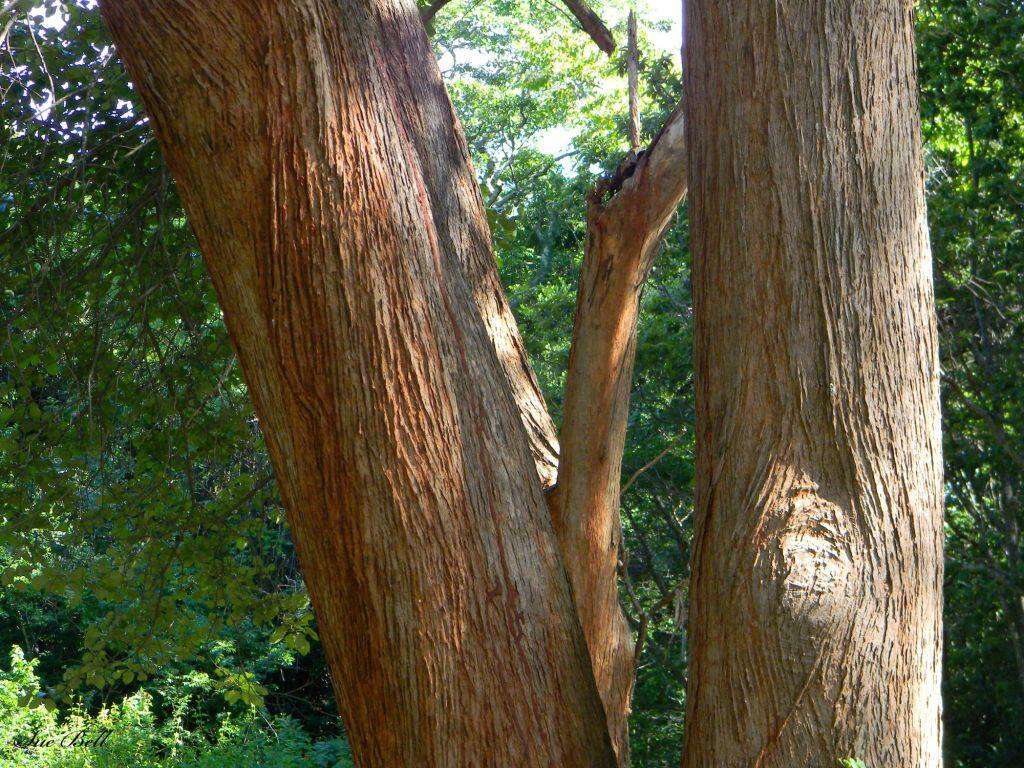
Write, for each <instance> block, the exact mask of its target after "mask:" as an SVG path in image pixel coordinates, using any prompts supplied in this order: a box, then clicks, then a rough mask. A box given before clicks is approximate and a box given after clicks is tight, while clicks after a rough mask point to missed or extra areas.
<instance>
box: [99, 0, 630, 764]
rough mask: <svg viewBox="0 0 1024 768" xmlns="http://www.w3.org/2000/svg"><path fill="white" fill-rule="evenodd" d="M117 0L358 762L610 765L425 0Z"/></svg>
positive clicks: (547, 426) (536, 416) (122, 40)
mask: <svg viewBox="0 0 1024 768" xmlns="http://www.w3.org/2000/svg"><path fill="white" fill-rule="evenodd" d="M103 12H104V16H105V18H106V20H107V22H108V24H109V26H110V28H111V31H112V33H113V35H114V39H115V41H116V42H117V45H118V49H119V52H120V54H121V56H122V57H123V58H124V60H125V62H126V64H127V66H128V69H129V71H130V73H131V75H132V79H133V82H134V83H135V86H136V88H137V89H138V91H139V93H140V95H141V96H142V99H143V101H144V103H145V105H146V107H147V110H148V112H149V115H150V118H151V120H152V122H153V126H154V128H155V130H156V133H157V137H158V138H159V140H160V142H161V146H162V148H163V151H164V156H165V158H166V159H167V162H168V164H169V166H170V168H171V170H172V172H173V174H174V176H175V179H176V181H177V184H178V189H179V190H180V193H181V195H182V198H183V201H184V204H185V208H186V210H187V212H188V215H189V218H190V220H191V223H192V225H193V227H194V228H195V231H196V234H197V236H198V239H199V242H200V245H201V247H202V249H203V253H204V256H205V257H206V260H207V264H208V267H209V269H210V272H211V274H212V276H213V280H214V284H215V286H216V289H217V293H218V296H219V299H220V302H221V305H222V307H223V310H224V315H225V319H226V322H227V325H228V329H229V332H230V334H231V338H232V340H233V342H234V344H235V347H236V349H237V351H238V355H239V359H240V361H241V365H242V369H243V372H244V374H245V377H246V381H247V383H248V386H249V391H250V393H251V395H252V397H253V401H254V403H255V408H256V412H257V414H258V416H259V418H260V422H261V427H262V429H263V433H264V435H265V437H266V440H267V445H268V448H269V451H270V455H271V458H272V460H273V463H274V468H275V472H276V475H277V479H278V482H279V486H280V490H281V495H282V498H283V501H284V504H285V507H286V509H287V511H288V518H289V523H290V526H291V530H292V534H293V537H294V540H295V544H296V547H297V549H298V552H299V557H300V561H301V564H302V568H303V573H304V576H305V578H306V583H307V585H308V587H309V591H310V595H311V597H312V600H313V604H314V607H315V609H316V614H317V619H318V623H319V627H320V630H321V636H322V639H323V642H324V649H325V652H326V655H327V659H328V662H329V664H330V668H331V672H332V677H333V680H334V684H335V690H336V693H337V697H338V700H339V703H340V708H341V712H342V715H343V718H344V721H345V724H346V727H347V730H348V734H349V738H350V740H351V743H352V747H353V751H354V753H355V755H356V759H357V762H358V764H359V765H365V766H375V767H376V766H379V767H381V768H399V767H400V766H417V767H419V766H424V767H428V766H452V767H453V768H454V767H456V766H458V767H460V768H463V767H465V766H494V767H495V768H508V767H509V766H517V767H518V766H538V768H539V767H540V766H543V767H544V768H548V766H552V765H558V766H579V767H580V768H584V767H585V768H593V767H594V766H612V765H613V764H614V757H613V751H612V748H611V742H610V739H609V737H608V733H607V728H606V724H605V717H604V713H603V710H602V705H601V700H600V697H599V695H598V691H597V689H596V686H595V683H594V678H593V674H592V672H591V669H590V662H589V656H588V652H587V647H586V644H585V640H584V636H583V633H582V631H581V627H580V624H579V620H578V618H577V614H576V611H575V609H574V605H573V602H572V596H571V591H570V587H569V584H568V581H567V578H566V574H565V571H564V568H563V566H562V563H561V559H560V555H559V551H558V547H557V542H556V539H555V536H554V533H553V528H552V525H551V521H550V518H549V515H548V511H547V507H546V504H545V499H544V494H543V488H542V486H543V484H544V483H550V481H551V476H552V473H553V467H554V460H553V456H554V445H555V441H554V437H553V431H552V429H551V422H550V420H549V418H548V416H547V412H546V410H545V409H544V406H543V401H542V400H541V398H540V395H539V393H538V391H537V387H536V383H535V381H534V379H533V376H532V373H530V369H529V366H528V364H527V362H526V359H525V355H524V353H523V347H522V344H521V341H520V339H519V336H518V332H517V330H516V328H515V323H514V321H513V319H512V316H511V313H510V312H509V308H508V305H507V303H506V300H505V298H504V295H503V293H502V291H501V287H500V284H499V282H498V278H497V274H496V269H495V263H494V259H493V256H492V253H491V250H490V242H489V235H488V232H487V228H486V224H485V218H484V215H483V207H482V203H481V200H480V196H479V192H478V190H477V187H476V181H475V178H474V175H473V172H472V168H471V166H470V162H469V157H468V152H467V149H466V145H465V142H464V140H463V138H462V133H461V129H460V128H459V126H458V125H457V122H456V120H455V118H454V116H453V114H452V110H451V105H450V103H449V101H448V98H447V95H446V94H445V91H444V88H443V85H442V83H441V80H440V75H439V73H438V70H437V66H436V63H435V61H434V58H433V55H432V53H431V51H430V48H429V46H428V43H427V40H426V36H425V33H424V30H423V27H422V23H421V21H420V17H419V14H418V13H417V10H416V6H415V4H414V3H413V2H412V0H365V1H364V2H348V1H347V0H346V2H344V3H338V2H336V0H290V1H289V2H265V3H262V4H258V3H254V4H249V3H242V2H239V1H238V0H203V1H202V2H200V0H194V1H193V2H188V1H187V0H116V1H115V0H108V2H105V3H104V5H103ZM531 447H532V448H533V451H532V452H531ZM535 465H536V467H537V468H539V470H540V475H541V477H540V478H539V477H538V471H537V469H535Z"/></svg>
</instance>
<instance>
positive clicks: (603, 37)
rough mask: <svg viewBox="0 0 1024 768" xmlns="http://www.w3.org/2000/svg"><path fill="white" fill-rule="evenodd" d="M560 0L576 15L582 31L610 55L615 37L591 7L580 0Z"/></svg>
mask: <svg viewBox="0 0 1024 768" xmlns="http://www.w3.org/2000/svg"><path fill="white" fill-rule="evenodd" d="M562 2H564V3H565V7H566V8H568V9H569V11H570V12H571V13H572V15H573V16H575V17H576V21H578V22H579V23H580V26H581V27H583V31H584V32H586V33H587V34H588V35H590V37H591V39H593V41H594V42H595V43H597V47H598V48H600V49H601V50H602V51H604V52H605V53H607V54H608V55H609V56H611V55H612V52H613V51H614V50H615V38H614V37H612V33H611V32H610V31H608V27H606V26H605V25H604V22H603V21H601V17H599V16H598V15H597V14H596V13H594V11H593V9H592V8H591V7H590V6H589V5H587V4H586V3H584V2H583V1H582V0H562Z"/></svg>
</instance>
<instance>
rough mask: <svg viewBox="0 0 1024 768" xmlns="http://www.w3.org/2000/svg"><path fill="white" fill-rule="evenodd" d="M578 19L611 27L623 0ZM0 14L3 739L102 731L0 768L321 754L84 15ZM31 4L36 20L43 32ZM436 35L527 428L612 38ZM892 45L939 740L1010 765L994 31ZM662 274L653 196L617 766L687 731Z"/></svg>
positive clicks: (1007, 467) (186, 298)
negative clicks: (492, 256) (940, 478)
mask: <svg viewBox="0 0 1024 768" xmlns="http://www.w3.org/2000/svg"><path fill="white" fill-rule="evenodd" d="M599 5H600V6H601V8H600V10H601V13H602V15H603V16H604V17H605V18H606V20H608V21H609V23H610V25H611V26H612V27H613V31H614V32H615V33H616V35H617V37H618V39H620V40H622V39H624V27H623V23H624V19H625V11H626V9H627V6H628V5H631V4H627V3H625V2H624V0H609V2H606V3H603V4H599ZM37 8H41V9H42V12H39V11H36V10H35V9H37ZM674 10H675V7H674V6H673V11H674ZM4 13H5V14H7V15H6V16H4V17H0V37H2V42H0V57H2V61H3V63H2V64H0V86H2V88H3V93H4V99H3V102H2V105H0V326H2V331H0V653H6V650H7V649H8V648H11V647H12V646H15V645H20V646H21V647H23V648H25V649H26V651H27V652H28V654H29V655H30V656H31V657H33V661H32V662H28V661H26V660H25V659H24V658H23V657H22V656H20V655H19V654H16V655H15V657H14V660H13V662H12V668H11V671H9V672H5V673H2V675H0V745H4V744H7V745H9V744H10V743H11V742H12V740H13V739H14V738H16V737H17V738H21V737H23V736H25V737H27V736H28V735H29V734H30V733H35V732H40V733H49V734H56V733H59V732H63V731H64V730H66V729H67V727H68V726H69V724H72V725H74V724H78V723H87V724H89V725H90V726H94V725H96V724H105V723H113V724H116V726H117V727H116V728H115V729H114V730H115V732H116V734H118V736H117V738H116V739H115V738H114V737H113V736H112V737H111V740H110V741H109V742H108V743H107V744H106V745H105V746H103V747H102V748H96V749H92V748H89V749H87V748H84V747H79V748H76V749H59V748H53V749H52V754H50V753H46V754H45V755H44V756H43V757H40V756H39V755H38V754H37V755H35V756H34V757H32V758H29V757H27V756H26V754H25V753H23V752H10V751H8V752H6V753H0V765H3V766H4V768H6V766H7V765H11V766H12V768H13V767H14V766H21V765H29V764H31V765H33V766H35V765H42V766H58V765H59V766H72V765H74V766H86V765H88V766H93V765H95V766H106V765H110V766H113V765H133V766H134V765H140V766H161V767H164V766H167V767H169V766H176V767H177V766H210V767H211V768H212V766H225V765H232V766H234V765H239V766H247V765H252V766H256V765H267V766H278V765H281V766H284V765H292V764H299V762H298V761H305V762H303V763H302V764H304V765H325V766H326V765H334V764H342V765H345V764H348V763H347V762H346V759H347V758H345V757H344V756H343V755H342V752H340V751H339V750H343V746H342V745H341V744H339V743H338V742H336V741H331V740H330V738H326V737H334V736H336V734H337V730H338V727H337V719H336V717H335V716H334V714H333V712H334V704H333V699H332V696H331V691H330V686H329V683H328V681H327V674H326V668H325V663H324V660H323V653H322V649H321V647H320V644H319V642H318V639H317V636H316V631H315V623H314V620H313V616H312V612H311V610H310V607H309V601H308V598H307V597H306V594H305V591H304V588H303V586H302V582H301V576H300V574H299V571H298V567H297V563H296V559H295V553H294V551H293V548H292V545H291V542H290V539H289V537H288V534H287V530H286V527H285V525H284V520H283V513H282V510H281V507H280V504H279V501H278V499H277V494H276V489H275V487H274V484H273V480H272V476H271V472H270V467H269V461H268V459H267V455H266V451H265V448H264V445H263V442H262V439H261V437H260V434H259V428H258V424H257V423H256V419H255V417H254V415H253V413H252V411H251V409H250V407H249V404H248V400H247V395H246V390H245V386H244V382H243V381H242V378H241V375H240V373H239V370H238V366H237V364H236V362H235V359H234V355H233V354H232V351H231V348H230V345H229V343H228V339H227V334H226V331H225V329H224V324H223V320H222V317H221V315H220V311H219V309H218V306H217V302H216V297H215V295H214V293H213V290H212V287H211V285H210V282H209V280H208V278H207V276H206V274H205V271H204V269H203V265H202V260H201V258H200V254H199V252H198V248H197V245H196V243H195V240H194V238H193V236H192V233H191V230H190V229H189V227H188V225H187V222H186V220H185V216H184V213H183V211H182V208H181V204H180V201H179V200H178V198H177V195H176V193H175V190H174V187H173V184H172V183H171V181H170V177H169V174H168V172H167V170H166V169H165V167H164V165H163V163H162V160H161V158H160V155H159V152H158V149H157V146H156V143H155V141H154V140H153V137H152V134H151V131H150V129H149V126H148V123H147V121H146V119H145V118H144V116H143V114H142V112H141V111H140V110H139V108H138V105H137V104H136V103H135V95H134V92H133V90H132V88H131V86H130V85H129V83H128V81H127V78H126V76H125V74H124V72H123V70H122V69H121V67H120V65H119V64H118V62H117V59H116V57H114V55H113V52H112V49H111V47H110V41H109V39H108V36H107V34H106V31H105V29H104V28H103V26H102V24H101V22H100V19H99V15H98V12H97V10H96V9H95V7H91V5H90V4H79V3H75V2H67V3H65V2H56V1H55V0H32V1H31V2H21V1H20V0H19V1H18V2H15V3H13V4H10V3H8V4H5V5H4ZM55 15H56V16H59V17H60V18H62V19H63V20H64V21H65V24H66V25H65V26H64V27H63V28H61V29H58V28H56V27H55V26H54V25H53V24H49V25H44V24H43V19H44V17H50V18H54V17H55ZM8 22H9V23H8ZM655 24H656V22H655V21H654V20H653V19H651V18H649V17H645V16H644V15H643V13H641V48H642V50H643V59H642V62H641V80H642V82H641V95H642V102H643V106H644V110H643V126H642V127H643V133H644V136H645V138H646V139H650V138H651V137H652V136H653V135H654V133H655V132H656V131H657V129H658V127H659V126H660V125H661V122H662V121H663V119H664V117H665V115H666V113H667V111H668V110H669V109H670V108H671V107H672V106H674V104H675V102H676V100H677V98H678V94H679V91H680V71H679V63H678V58H677V52H676V51H670V52H659V51H657V50H655V49H654V48H653V46H652V45H651V43H650V40H649V39H648V35H647V34H646V33H647V31H649V30H651V29H652V28H653V27H654V26H655ZM433 31H434V38H433V39H434V42H435V44H436V48H437V52H438V57H439V61H440V62H441V66H442V69H443V70H444V75H445V78H446V81H447V83H448V85H449V87H450V90H451V93H452V97H453V101H454V104H455V107H456V110H457V112H458V113H459V115H460V118H461V120H462V122H463V124H464V126H465V128H466V132H467V136H468V139H469V144H470V150H471V152H472V154H473V158H474V162H475V164H476V167H477V170H478V175H479V177H480V181H481V189H482V193H483V196H484V201H485V203H486V206H487V212H488V218H489V220H490V223H491V226H492V229H493V232H494V240H495V244H496V249H497V257H498V261H499V266H500V270H501V274H502V278H503V280H504V282H505V285H506V288H507V291H508V294H509V297H510V300H511V302H512V305H513V308H514V310H515V312H516V316H517V319H518V321H519V323H520V327H521V329H522V331H523V334H524V338H525V341H526V344H527V346H528V348H529V351H530V354H531V359H532V362H533V364H534V367H535V369H536V371H537V374H538V377H539V379H540V381H541V385H542V387H543V388H544V391H545V395H546V397H547V399H548V403H549V405H550V406H551V408H552V411H553V413H554V414H555V415H556V417H557V415H558V414H559V413H560V411H561V396H562V390H563V385H564V374H565V368H566V362H567V358H568V346H569V338H570V331H571V323H572V315H573V309H574V305H575V296H576V283H577V278H578V273H579V261H580V258H581V256H582V251H583V248H584V238H585V232H586V228H585V216H586V206H587V194H588V192H589V190H590V189H591V188H592V186H593V184H594V182H595V180H596V179H597V178H598V177H599V176H600V175H601V174H603V173H606V172H608V171H609V170H611V169H613V168H614V167H615V166H616V165H617V164H618V162H619V161H620V160H621V159H622V157H623V156H624V154H625V152H626V149H627V147H626V142H625V137H626V130H625V111H626V110H625V107H626V100H625V95H624V90H625V80H624V73H623V68H622V58H621V52H619V53H618V54H616V56H615V57H613V58H612V59H610V60H609V59H607V58H606V57H604V56H603V55H602V54H600V53H599V52H598V51H597V49H596V48H595V47H594V46H593V45H592V44H591V43H590V41H589V40H588V39H587V38H586V36H585V35H584V34H583V33H582V32H580V30H579V29H578V28H577V26H576V25H575V23H574V22H573V21H572V20H571V19H570V18H569V17H568V16H567V15H566V14H565V13H564V12H563V11H562V9H561V7H560V6H559V4H558V3H551V4H549V3H533V2H528V0H487V2H473V0H455V1H454V2H452V3H451V4H450V5H448V6H447V7H446V8H445V9H444V10H443V11H442V12H441V13H440V14H439V15H438V17H437V18H436V19H435V22H434V24H433ZM918 35H919V37H918V39H919V60H920V69H921V93H922V105H921V106H922V114H923V132H924V138H925V151H926V166H927V193H928V205H929V223H930V227H931V235H932V246H933V252H934V257H935V271H936V283H937V295H938V299H939V309H940V328H941V354H942V364H943V382H942V385H943V398H944V408H945V413H944V419H945V424H944V426H945V435H946V437H945V455H946V477H947V494H948V498H947V502H948V503H947V512H948V514H947V520H948V528H947V532H948V544H947V580H946V611H945V619H946V635H945V642H946V664H945V671H946V679H945V691H944V695H945V702H946V718H947V726H946V732H947V734H948V737H947V741H948V744H947V751H948V753H949V755H950V761H949V762H950V765H951V766H955V767H956V768H968V767H969V768H1000V767H1005V768H1013V767H1015V766H1019V765H1021V764H1024V732H1022V731H1021V729H1019V728H1017V727H1015V726H1016V725H1017V724H1018V723H1019V722H1020V719H1021V717H1022V713H1024V710H1022V703H1024V687H1022V683H1021V680H1022V679H1024V601H1022V598H1024V538H1022V537H1021V536H1020V534H1019V531H1020V530H1022V525H1024V510H1022V506H1021V502H1020V499H1021V489H1020V481H1019V477H1020V474H1021V470H1022V469H1024V410H1022V409H1021V407H1020V404H1021V402H1022V401H1024V367H1022V366H1024V354H1022V350H1024V296H1022V294H1021V291H1022V288H1021V281H1020V274H1021V273H1022V272H1024V223H1022V222H1024V196H1022V195H1021V192H1020V189H1021V186H1022V185H1021V182H1022V181H1024V42H1022V41H1024V14H1022V13H1021V9H1020V3H1019V2H1018V1H1017V0H923V2H922V3H921V4H920V5H919V10H918ZM690 263H691V260H690V253H689V228H688V222H687V219H686V212H685V209H684V210H683V211H681V214H680V217H679V220H678V221H677V222H676V224H675V225H674V226H673V228H672V229H671V231H670V232H669V235H668V237H667V239H666V242H665V244H664V246H663V248H662V253H661V255H660V256H659V258H658V260H657V262H656V264H655V267H654V270H653V272H652V275H651V277H650V280H649V283H648V284H647V288H646V290H645V293H644V296H643V299H642V304H641V317H640V326H639V331H638V340H637V364H636V373H635V382H634V387H633V398H632V403H631V410H630V418H629V439H628V444H627V447H626V455H625V460H624V466H623V478H624V481H625V482H626V484H627V487H626V490H625V492H624V494H623V499H622V515H623V531H624V536H625V542H626V552H625V553H624V561H625V564H626V575H627V577H628V578H626V579H624V580H623V592H622V602H623V605H624V607H625V609H626V613H627V616H628V618H629V620H630V622H631V624H632V626H633V627H634V629H635V630H636V631H637V633H638V634H641V628H642V629H643V631H642V634H643V636H644V642H643V644H642V647H641V653H640V657H639V665H638V670H637V684H636V693H635V701H634V707H633V710H634V712H633V716H632V719H631V740H632V751H633V755H634V762H635V764H636V765H639V766H644V767H645V768H648V767H651V768H658V767H661V766H676V765H678V763H679V752H680V747H681V741H682V731H683V727H684V723H683V716H684V712H685V695H684V682H685V678H686V664H687V657H686V642H685V639H686V638H685V627H686V610H685V608H686V600H687V598H688V582H687V577H688V573H689V571H688V568H689V566H688V561H689V546H690V537H691V531H692V529H691V520H692V510H693V498H692V491H691V487H692V480H693V461H694V442H693V441H694V436H693V435H694V431H693V418H694V403H693V386H692V375H691V374H692V368H693V366H692V359H691V352H690V350H691V347H692V343H691V342H692V311H691V304H690ZM1018 654H1019V655H1018ZM41 693H42V694H45V695H40V694H41ZM110 702H115V703H113V704H111V703H110ZM3 748H4V747H2V746H0V749H3ZM339 755H341V756H339ZM16 760H20V761H22V762H20V763H19V762H13V761H16ZM32 760H34V761H35V762H31V761H32ZM118 760H119V761H121V762H117V761H118ZM26 761H29V762H26ZM104 761H106V762H104ZM289 761H291V762H289ZM339 761H340V762H339ZM839 764H840V765H842V766H845V768H857V766H859V767H860V768H866V766H864V765H863V763H861V762H860V761H857V760H855V759H853V758H846V759H844V760H840V761H839Z"/></svg>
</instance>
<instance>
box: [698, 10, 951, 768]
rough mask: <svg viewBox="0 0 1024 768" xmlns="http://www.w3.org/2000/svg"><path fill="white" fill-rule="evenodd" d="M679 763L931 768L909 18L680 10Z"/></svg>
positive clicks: (930, 624) (930, 356)
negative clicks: (687, 586) (685, 187)
mask: <svg viewBox="0 0 1024 768" xmlns="http://www.w3.org/2000/svg"><path fill="white" fill-rule="evenodd" d="M686 29H687V42H686V55H687V63H686V67H685V73H686V84H685V87H686V100H687V106H688V117H689V119H688V126H689V133H688V139H689V144H690V162H689V170H690V182H691V186H692V203H691V207H690V214H691V219H690V220H691V243H692V246H693V251H694V307H695V315H696V327H695V338H696V350H695V353H696V354H695V367H696V381H697V422H698V423H697V448H698V459H697V499H696V504H697V506H696V534H695V542H694V564H693V580H692V583H691V601H692V602H691V614H690V630H691V638H692V656H691V658H692V662H691V667H690V680H689V689H688V713H687V728H688V731H687V742H686V749H685V757H684V760H683V765H684V766H686V768H726V767H733V766H735V767H736V768H740V766H742V767H743V768H749V767H753V768H772V767H776V768H793V767H794V766H821V767H822V768H824V767H825V766H833V765H836V764H837V762H838V760H839V759H841V758H858V759H860V760H863V761H864V763H865V764H866V765H868V766H872V767H875V766H877V767H878V768H881V767H882V766H884V768H935V767H936V766H939V765H941V762H942V758H941V752H940V735H941V728H940V718H939V715H940V693H939V681H940V665H939V653H940V639H941V607H942V606H941V583H942V551H941V549H942V464H941V456H940V448H941V445H940V436H939V407H938V406H939V401H938V362H937V344H936V323H935V309H934V300H933V296H932V274H931V257H930V252H929V246H928V233H927V230H926V217H925V205H924V189H923V168H922V157H921V139H920V131H919V118H918V106H917V92H916V70H915V60H914V40H913V19H912V11H911V7H910V5H909V4H907V3H903V2H896V1H893V0H881V1H876V0H858V2H852V3H850V2H845V1H841V0H814V1H813V2H807V3H799V4H791V5H780V4H775V3H761V2H757V0H738V1H737V2H731V3H721V2H717V1H716V0H689V2H688V3H687V23H686Z"/></svg>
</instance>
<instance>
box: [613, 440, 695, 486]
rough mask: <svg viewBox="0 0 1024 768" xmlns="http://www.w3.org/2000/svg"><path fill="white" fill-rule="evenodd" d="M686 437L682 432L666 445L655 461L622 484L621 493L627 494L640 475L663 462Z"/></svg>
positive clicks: (652, 460)
mask: <svg viewBox="0 0 1024 768" xmlns="http://www.w3.org/2000/svg"><path fill="white" fill-rule="evenodd" d="M685 436H686V433H685V432H680V433H679V434H678V435H676V436H675V437H674V438H673V439H672V442H670V443H669V444H668V445H666V446H665V447H664V449H662V450H661V451H660V452H659V453H658V455H657V456H655V457H654V458H653V459H651V460H650V461H648V462H647V463H646V464H644V465H643V466H642V467H640V469H638V470H637V471H636V472H634V473H633V474H632V475H630V476H629V479H628V480H627V481H626V482H625V483H623V484H622V490H621V491H620V493H625V492H626V491H628V490H629V487H630V486H631V485H633V483H634V482H636V479H637V478H638V477H640V475H642V474H643V473H644V472H646V471H647V470H648V469H650V468H651V467H653V466H654V465H655V464H657V463H658V462H659V461H661V460H662V459H663V458H665V457H666V456H667V455H668V453H669V451H671V450H672V449H673V448H675V447H676V446H677V445H678V444H679V441H680V440H682V439H683V438H684V437H685Z"/></svg>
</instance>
